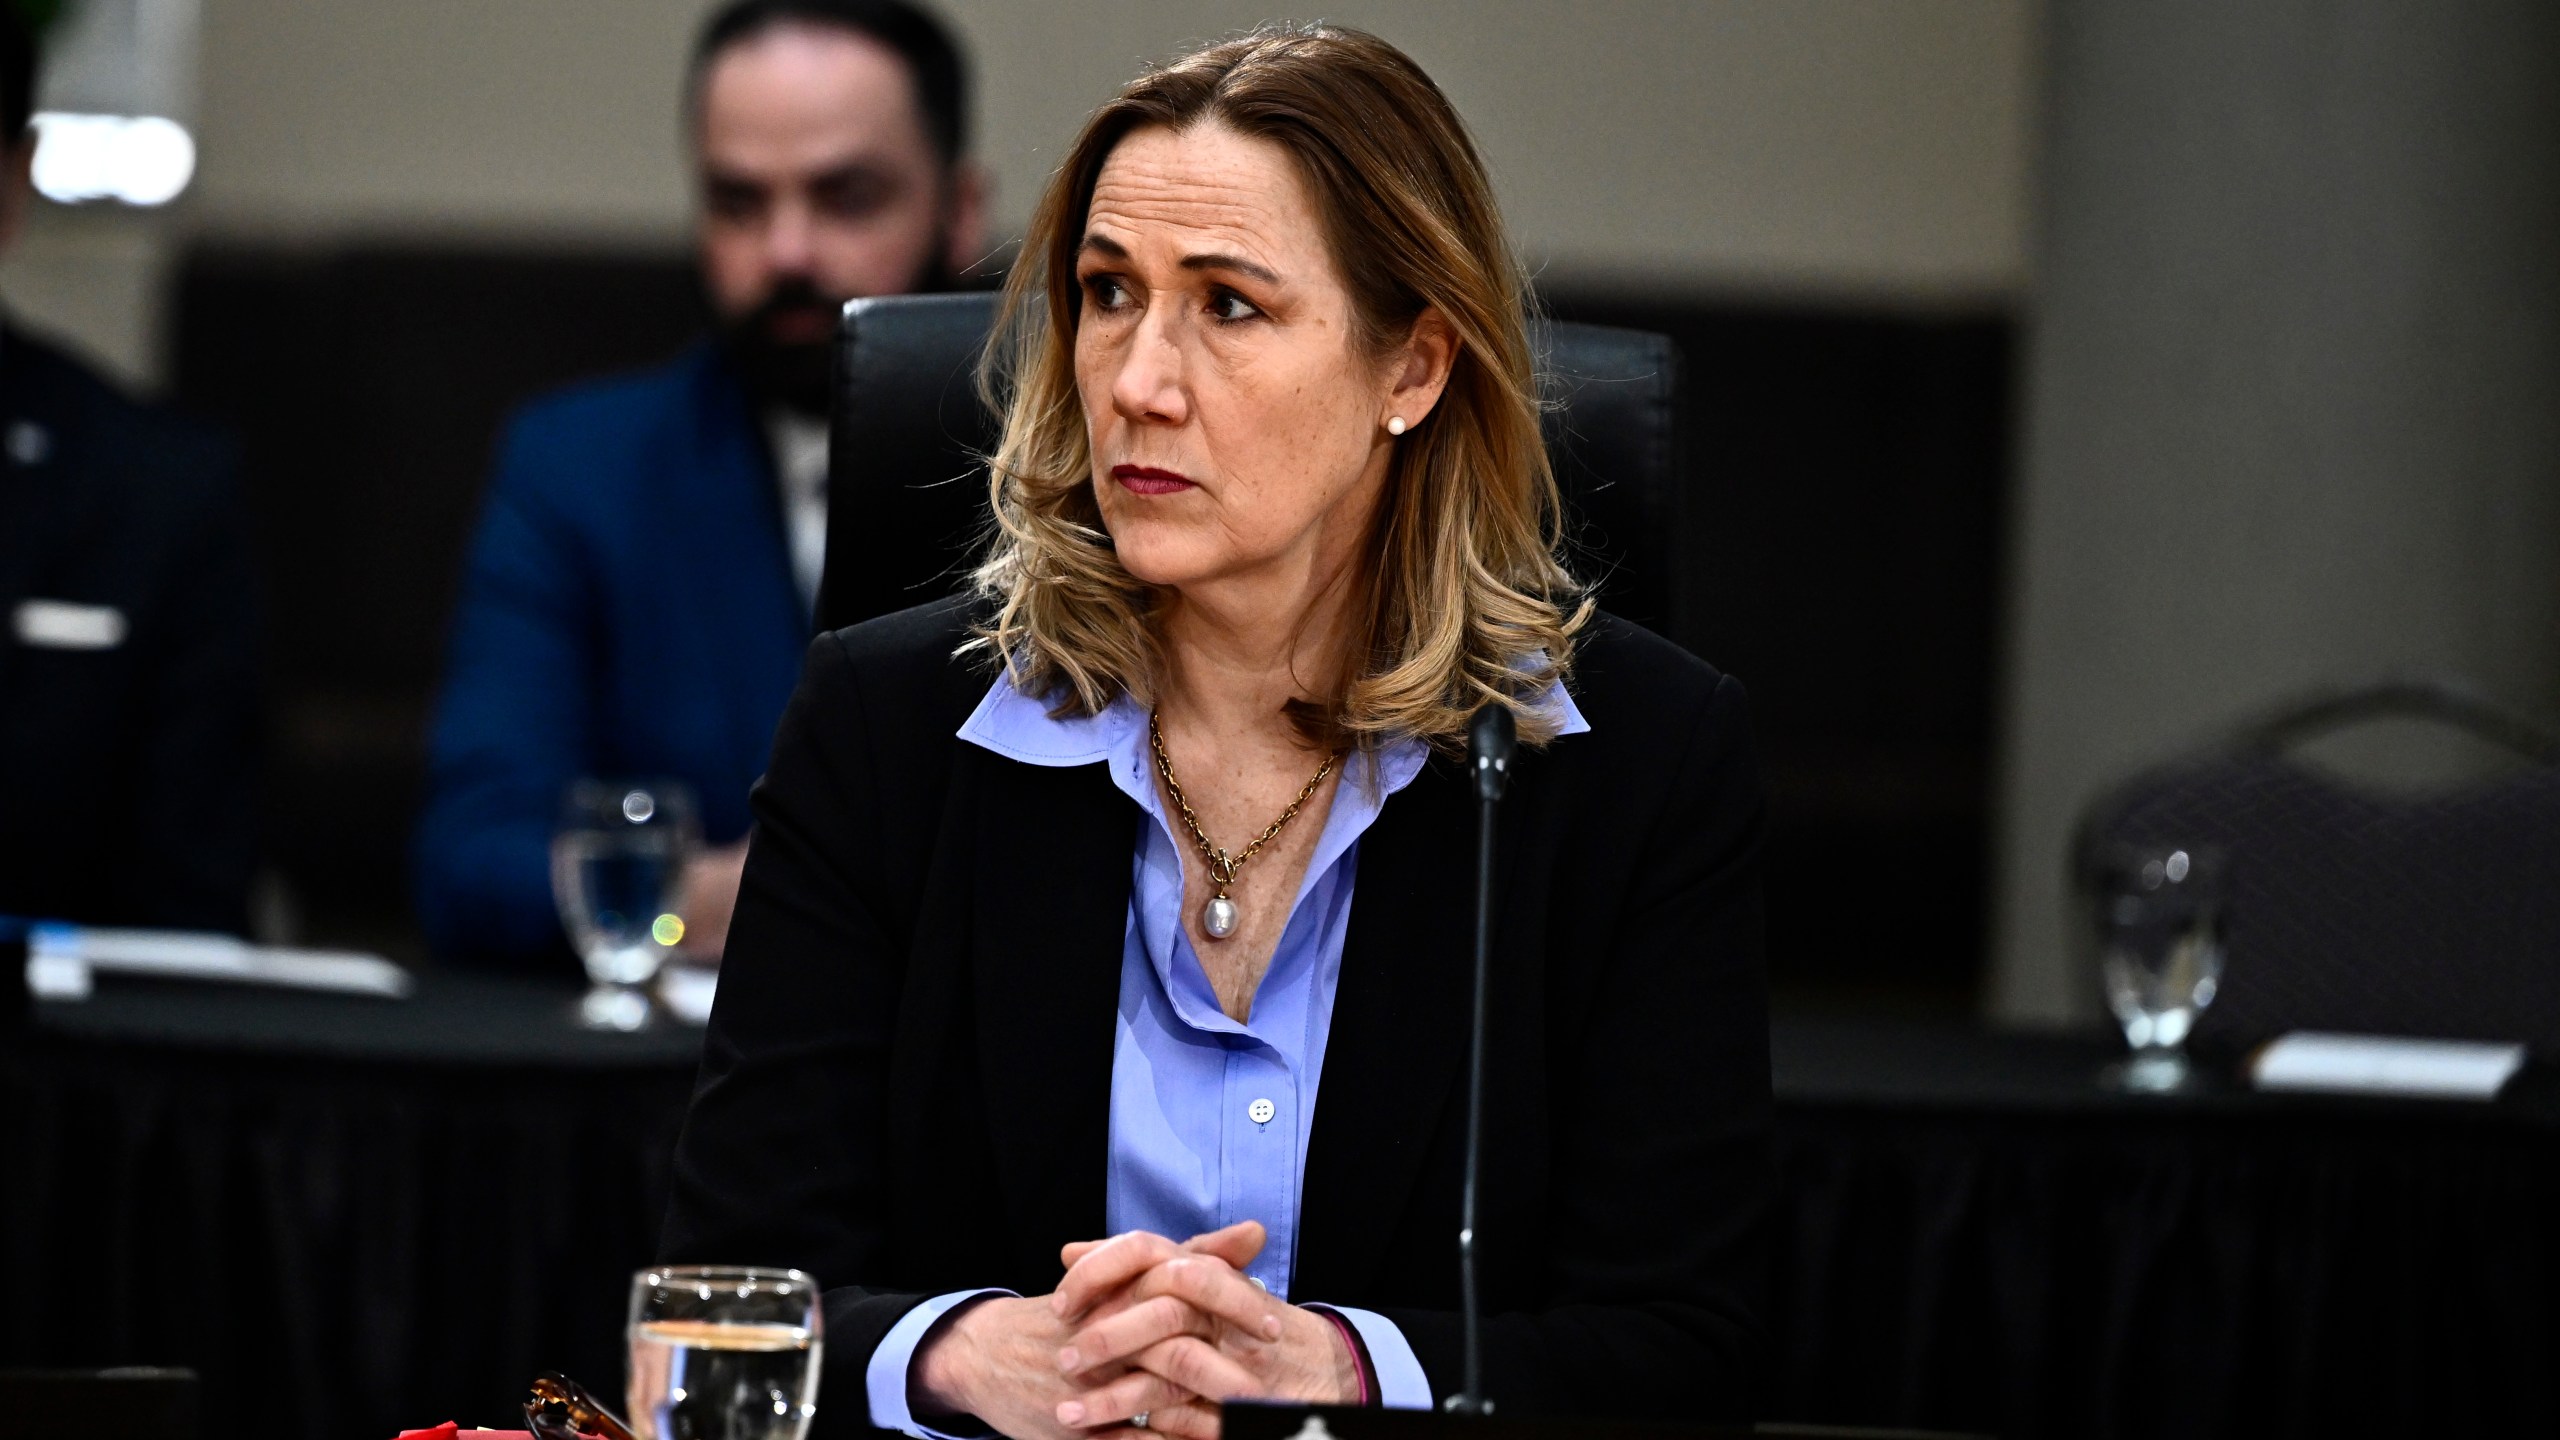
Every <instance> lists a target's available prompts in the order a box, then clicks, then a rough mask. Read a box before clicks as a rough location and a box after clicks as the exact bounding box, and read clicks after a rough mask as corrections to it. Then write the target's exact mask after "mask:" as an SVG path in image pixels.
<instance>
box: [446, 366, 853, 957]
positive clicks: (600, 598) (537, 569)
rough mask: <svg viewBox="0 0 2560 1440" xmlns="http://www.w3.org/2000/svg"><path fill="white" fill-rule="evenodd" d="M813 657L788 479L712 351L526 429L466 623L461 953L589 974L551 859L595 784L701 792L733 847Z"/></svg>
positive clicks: (582, 391)
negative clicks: (547, 961) (578, 799)
mask: <svg viewBox="0 0 2560 1440" xmlns="http://www.w3.org/2000/svg"><path fill="white" fill-rule="evenodd" d="M808 641H809V615H808V611H807V608H806V607H805V605H804V604H803V603H802V601H801V598H800V593H799V591H798V589H797V587H796V586H795V585H794V584H793V582H792V578H791V563H790V559H789V556H788V554H787V551H786V548H785V544H784V539H783V522H782V512H781V501H780V498H779V496H778V495H777V494H776V485H775V480H774V475H773V467H772V461H771V459H770V457H769V456H768V454H767V452H766V448H765V442H764V440H763V437H762V435H761V434H760V432H759V430H758V427H757V424H756V420H755V417H754V413H753V411H752V409H751V407H750V405H749V402H748V400H747V396H746V393H745V391H744V390H743V389H742V388H741V387H740V385H739V383H738V381H737V379H736V377H735V376H734V375H733V374H732V373H731V372H730V370H729V369H728V367H727V365H726V364H725V362H724V361H723V360H722V359H721V357H720V354H719V352H718V350H717V349H716V348H715V347H714V346H712V345H711V344H709V343H705V344H702V345H698V346H696V347H694V348H693V349H691V350H689V351H687V352H686V353H685V354H683V355H682V356H680V357H678V358H677V359H676V360H675V361H673V362H672V363H670V364H668V365H665V366H663V367H661V368H658V369H656V370H651V371H646V372H643V373H640V374H637V375H632V376H627V377H620V378H615V379H610V380H605V381H600V382H597V383H594V384H589V385H583V386H579V387H576V388H573V389H570V390H567V391H564V392H561V393H560V394H557V395H553V396H550V397H547V398H545V399H542V400H539V401H536V402H534V403H533V404H531V405H528V406H527V407H525V409H524V410H523V411H522V412H521V413H519V414H518V415H517V416H516V418H515V420H514V421H513V423H512V424H511V425H510V426H509V427H508V429H507V431H506V434H505V437H504V439H503V440H502V441H501V443H500V447H499V452H498V463H497V472H496V475H495V477H494V478H493V479H492V481H491V483H490V488H489V495H488V499H487V501H486V509H485V511H484V513H483V514H482V516H481V520H480V529H479V534H478V536H477V537H476V538H475V540H474V542H473V544H472V547H471V553H470V560H469V564H468V568H467V569H466V571H465V574H464V577H463V584H462V594H461V599H460V603H459V607H458V610H457V612H456V615H455V619H454V626H453V637H452V649H451V652H450V654H449V656H448V660H447V668H446V673H445V688H444V694H443V697H442V699H441V701H440V703H439V705H438V709H437V715H436V721H435V728H434V733H433V736H432V738H431V741H430V752H431V753H430V761H429V780H428V785H429V795H428V799H427V805H426V812H425V815H424V817H423V818H422V820H421V822H420V825H419V831H418V839H417V855H416V859H417V893H418V910H419V918H420V919H421V921H422V922H423V923H424V925H425V927H426V931H427V937H428V939H429V941H430V942H431V943H432V944H433V945H434V946H435V948H436V950H437V951H438V952H439V953H440V954H444V955H448V956H456V957H466V958H476V959H493V960H502V961H508V962H513V963H520V964H521V963H539V962H540V961H541V960H542V959H543V958H544V957H546V956H553V955H563V954H565V953H566V942H565V941H564V940H563V938H562V932H561V927H560V922H559V919H558V916H557V913H556V912H555V910H554V909H553V906H552V900H551V880H550V861H549V846H550V837H551V831H552V828H553V826H554V824H555V822H556V820H557V816H558V812H559V807H560V802H561V797H562V794H563V792H564V791H565V790H566V789H567V787H568V785H569V784H570V782H571V781H573V780H575V779H577V778H579V777H581V776H586V775H596V776H605V777H615V778H622V777H666V778H674V779H678V780H682V781H685V782H686V783H688V784H690V785H691V786H692V787H693V789H694V791H695V794H696V796H697V797H698V799H699V801H700V803H701V809H702V825H703V833H704V838H706V839H707V840H709V841H710V842H711V843H713V844H725V843H728V842H730V841H733V840H736V839H738V838H739V837H741V836H743V835H744V834H746V831H747V791H748V788H749V787H750V786H752V785H753V784H754V783H755V780H756V777H757V776H758V775H759V774H761V773H762V772H763V770H764V763H765V754H766V749H767V747H768V746H769V745H770V743H771V741H772V738H773V730H774V725H775V722H776V721H777V720H779V719H780V717H781V715H782V708H783V705H784V703H785V702H786V701H788V700H789V699H790V697H791V689H792V685H793V683H794V682H795V681H796V680H797V678H798V676H799V673H800V661H801V655H802V652H803V651H804V650H805V649H806V648H807V645H808Z"/></svg>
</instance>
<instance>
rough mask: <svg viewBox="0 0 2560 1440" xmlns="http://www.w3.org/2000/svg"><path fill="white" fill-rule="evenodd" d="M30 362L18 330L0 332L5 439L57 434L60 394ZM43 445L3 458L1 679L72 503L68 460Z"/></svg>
mask: <svg viewBox="0 0 2560 1440" xmlns="http://www.w3.org/2000/svg"><path fill="white" fill-rule="evenodd" d="M33 368H34V367H32V366H30V365H29V364H28V363H27V362H26V347H25V346H24V345H23V344H22V343H20V342H19V340H18V338H17V335H16V333H15V332H14V331H6V330H0V440H5V439H6V438H7V437H8V433H9V432H10V431H12V430H14V429H16V428H17V427H19V426H22V425H28V426H34V427H36V429H35V431H34V433H35V434H38V435H42V436H46V437H48V438H50V437H51V434H52V431H53V419H52V415H51V413H50V412H51V410H52V403H51V402H52V401H53V400H54V398H55V397H54V395H53V394H52V393H51V391H50V388H49V387H43V386H42V385H41V381H40V379H39V377H37V376H35V375H34V374H32V373H31V372H32V371H33ZM54 449H58V446H57V445H49V446H46V447H42V448H40V449H38V450H36V451H35V452H34V455H33V459H32V460H30V459H23V458H21V457H20V456H19V455H17V454H0V675H5V674H6V673H7V672H8V671H9V669H10V668H11V667H12V664H13V662H14V660H15V658H16V655H17V651H18V637H17V635H16V634H15V633H14V630H13V628H12V627H14V625H15V624H16V620H17V609H18V605H19V603H20V602H21V601H24V600H25V599H27V598H28V597H29V596H31V595H33V594H34V593H36V586H37V584H38V583H39V581H40V580H41V578H42V577H41V576H40V574H39V573H38V572H39V571H40V570H41V569H42V562H43V560H44V558H45V554H46V551H47V549H48V547H49V546H53V545H59V544H60V543H61V541H60V539H59V537H57V536H56V534H55V531H56V529H57V528H58V526H59V525H60V523H61V521H62V518H63V507H65V506H66V505H68V504H69V502H70V498H71V494H70V492H71V487H70V486H69V485H68V484H66V483H64V481H63V478H62V464H63V460H62V457H61V456H60V455H59V454H50V453H46V451H48V450H54Z"/></svg>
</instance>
